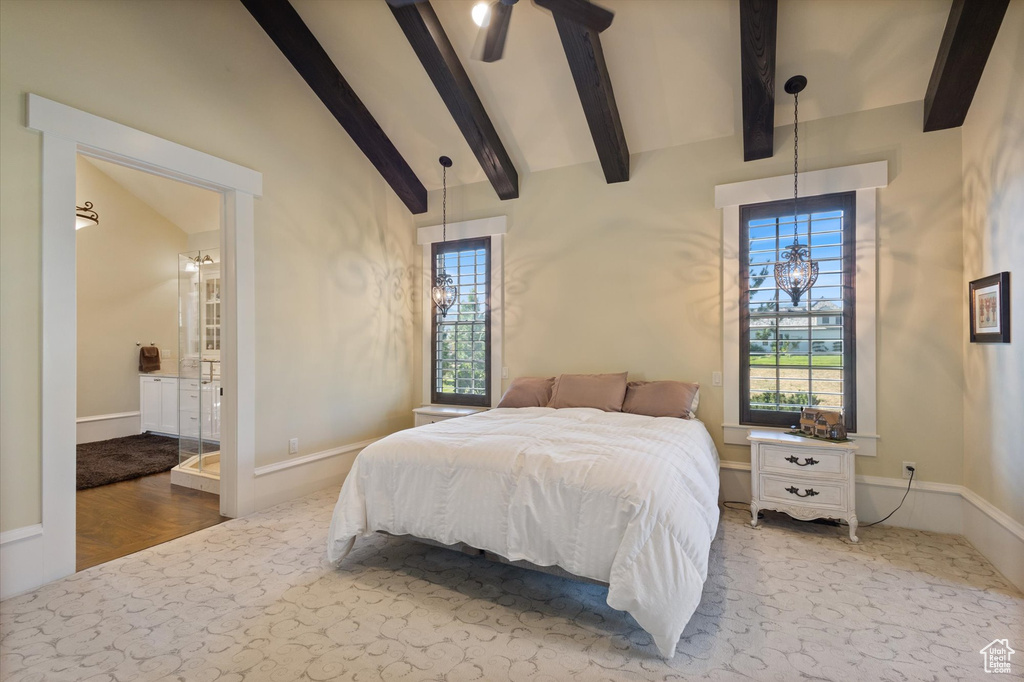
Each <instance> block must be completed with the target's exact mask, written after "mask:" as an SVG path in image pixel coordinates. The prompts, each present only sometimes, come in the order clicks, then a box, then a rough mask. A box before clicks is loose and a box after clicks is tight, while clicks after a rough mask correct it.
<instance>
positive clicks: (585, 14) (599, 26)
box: [533, 0, 615, 33]
mask: <svg viewBox="0 0 1024 682" xmlns="http://www.w3.org/2000/svg"><path fill="white" fill-rule="evenodd" d="M533 4H535V5H537V6H539V7H543V8H544V9H546V10H550V11H551V12H552V13H554V14H558V15H560V16H562V17H564V18H566V19H568V20H569V21H575V22H576V23H577V24H580V25H581V26H586V27H587V28H590V29H593V30H595V31H597V32H598V33H600V32H601V31H603V30H605V29H606V28H608V27H609V26H611V25H612V17H614V16H615V12H612V11H611V10H607V9H605V8H604V7H600V6H598V5H595V4H594V3H592V2H588V1H587V0H533Z"/></svg>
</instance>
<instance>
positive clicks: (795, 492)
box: [786, 486, 818, 497]
mask: <svg viewBox="0 0 1024 682" xmlns="http://www.w3.org/2000/svg"><path fill="white" fill-rule="evenodd" d="M786 492H787V493H789V494H790V495H796V496H797V497H814V496H815V495H817V494H818V491H817V490H815V489H814V488H805V489H804V492H803V494H802V495H801V494H800V491H799V490H798V489H797V488H794V487H793V486H789V487H788V488H786Z"/></svg>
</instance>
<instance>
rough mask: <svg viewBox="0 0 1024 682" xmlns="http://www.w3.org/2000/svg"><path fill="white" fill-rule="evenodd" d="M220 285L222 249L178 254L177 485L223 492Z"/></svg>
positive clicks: (175, 474) (173, 481)
mask: <svg viewBox="0 0 1024 682" xmlns="http://www.w3.org/2000/svg"><path fill="white" fill-rule="evenodd" d="M220 283H221V279H220V250H219V249H210V250H206V251H192V252H190V253H182V254H179V255H178V466H177V467H175V468H174V470H173V471H172V473H171V477H172V478H171V481H172V483H177V484H179V485H186V486H188V487H191V488H199V489H201V490H206V491H208V492H217V493H219V492H220V490H219V488H220V486H219V482H220V400H221V395H220V318H221V296H220V293H221V290H220ZM176 479H177V480H176Z"/></svg>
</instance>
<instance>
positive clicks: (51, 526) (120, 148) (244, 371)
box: [26, 93, 263, 585]
mask: <svg viewBox="0 0 1024 682" xmlns="http://www.w3.org/2000/svg"><path fill="white" fill-rule="evenodd" d="M26 104H27V116H26V126H27V127H28V128H30V129H32V130H37V131H39V132H41V133H42V301H41V303H42V347H41V365H42V367H41V369H42V377H41V379H42V382H41V388H42V404H41V442H40V444H41V451H42V452H41V455H42V491H41V492H42V510H41V511H42V524H41V525H42V540H43V551H42V552H41V554H42V564H43V565H42V566H40V567H39V568H40V570H39V571H38V573H36V576H37V577H36V580H38V583H37V584H40V585H41V584H43V583H46V582H49V581H51V580H56V579H57V578H61V577H63V576H66V575H70V574H72V573H74V572H75V494H76V486H75V467H76V462H75V460H76V449H75V431H76V427H75V417H76V385H77V367H76V365H77V329H76V325H77V320H76V279H75V218H74V216H75V205H76V202H75V161H76V156H77V155H78V154H83V155H85V156H91V157H94V158H98V159H102V160H104V161H111V162H113V163H117V164H121V165H123V166H128V167H130V168H135V169H138V170H142V171H145V172H148V173H153V174H156V175H161V176H163V177H167V178H172V179H174V180H179V181H181V182H185V183H188V184H190V185H195V186H197V187H202V188H204V189H208V190H213V191H215V192H219V193H220V194H221V195H222V196H223V201H222V203H221V206H222V229H221V259H222V266H221V269H222V275H221V276H222V280H221V281H222V287H223V288H222V298H223V301H222V313H221V314H222V322H221V345H222V349H221V386H222V387H223V389H224V397H223V400H222V403H221V418H222V422H221V488H220V490H221V493H220V509H221V514H223V515H224V516H231V517H238V516H245V515H246V514H250V513H252V512H253V510H254V501H255V496H254V482H255V474H254V471H255V425H256V403H255V369H256V353H255V277H254V269H255V248H254V238H253V221H254V198H255V197H258V196H262V194H263V175H262V174H261V173H258V172H257V171H254V170H252V169H249V168H245V167H244V166H239V165H237V164H234V163H231V162H229V161H225V160H224V159H220V158H217V157H214V156H210V155H209V154H205V153H203V152H200V151H197V150H195V149H191V148H189V147H185V146H183V145H180V144H177V143H175V142H171V141H169V140H165V139H163V138H160V137H157V136H155V135H151V134H149V133H145V132H142V131H140V130H136V129H134V128H130V127H128V126H125V125H122V124H120V123H116V122H114V121H110V120H107V119H104V118H101V117H99V116H95V115H93V114H90V113H87V112H84V111H80V110H78V109H74V108H72V107H69V106H66V105H64V104H60V103H59V102H54V101H53V100H49V99H46V98H45V97H40V96H38V95H35V94H31V93H30V94H28V96H27V101H26Z"/></svg>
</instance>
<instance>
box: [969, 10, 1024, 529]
mask: <svg viewBox="0 0 1024 682" xmlns="http://www.w3.org/2000/svg"><path fill="white" fill-rule="evenodd" d="M1021 74H1024V0H1013V2H1011V3H1010V7H1009V9H1008V10H1007V12H1006V16H1005V18H1004V19H1003V25H1002V27H1001V28H1000V29H999V35H998V37H997V38H996V42H995V45H994V46H993V48H992V54H991V55H990V56H989V59H988V65H987V66H986V67H985V74H984V75H983V76H982V79H981V83H980V84H979V86H978V91H977V93H976V94H975V96H974V102H973V103H972V104H971V110H970V113H969V114H968V116H967V121H966V122H965V124H964V127H963V177H964V190H963V195H964V209H963V226H964V245H963V249H964V281H963V285H962V287H961V303H960V306H961V309H962V310H963V328H964V332H963V334H962V336H961V338H962V339H963V344H964V351H963V352H964V485H966V486H967V487H968V488H970V489H971V490H973V491H974V492H976V493H978V494H979V495H981V496H982V497H984V498H985V499H986V500H988V501H989V502H991V503H992V504H993V505H995V506H996V507H998V508H999V509H1001V510H1003V511H1004V512H1006V513H1007V514H1009V515H1010V516H1011V517H1012V518H1014V519H1016V520H1017V521H1018V522H1020V523H1024V483H1022V478H1021V472H1022V471H1024V419H1022V418H1021V417H1022V414H1024V84H1022V82H1021ZM1003 271H1009V272H1010V287H1011V290H1012V291H1011V296H1010V301H1011V305H1012V307H1013V309H1012V310H1011V319H1012V329H1011V343H1010V344H1009V345H1004V344H975V343H970V342H969V336H968V331H969V329H970V327H969V319H968V316H967V300H968V299H967V284H968V282H970V281H971V280H974V279H978V278H979V277H985V276H988V275H992V274H995V273H997V272H1003Z"/></svg>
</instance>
